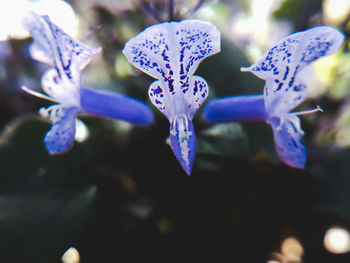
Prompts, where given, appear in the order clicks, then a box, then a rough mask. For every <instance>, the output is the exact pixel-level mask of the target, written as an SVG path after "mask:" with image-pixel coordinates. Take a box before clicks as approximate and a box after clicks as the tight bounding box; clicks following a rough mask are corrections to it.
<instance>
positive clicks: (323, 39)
mask: <svg viewBox="0 0 350 263" xmlns="http://www.w3.org/2000/svg"><path fill="white" fill-rule="evenodd" d="M343 40H344V36H343V34H342V33H340V32H339V31H338V30H336V29H334V28H332V27H329V26H318V27H314V28H311V29H309V30H306V31H303V32H298V33H295V34H292V35H291V36H289V37H287V38H285V39H283V40H281V41H280V42H279V43H277V44H276V45H275V46H274V47H273V48H271V49H270V50H269V51H267V52H266V53H265V54H264V55H263V56H262V57H261V59H259V60H258V61H257V62H256V63H255V64H253V65H252V66H251V67H249V68H243V69H242V70H243V71H251V72H253V73H254V74H255V75H256V76H258V77H260V78H262V79H265V80H266V82H267V83H266V86H265V89H266V90H265V95H266V101H265V103H266V108H267V111H268V112H271V111H276V112H279V111H283V112H288V111H290V110H291V109H292V108H294V107H295V106H297V105H298V104H299V103H300V102H301V100H295V99H294V98H292V99H290V100H288V101H286V100H284V103H279V102H276V101H275V99H276V97H278V96H282V97H291V96H293V92H294V91H295V90H298V91H297V92H299V90H300V89H302V90H306V89H305V87H304V84H302V83H301V82H302V81H300V80H298V73H299V72H300V71H301V70H302V69H303V68H304V67H306V66H307V65H309V64H310V63H311V62H313V61H315V60H316V59H318V58H320V57H323V56H328V55H332V54H334V53H335V52H336V51H337V50H338V49H339V48H340V46H341V45H342V43H343ZM300 85H302V86H300ZM304 95H305V94H304ZM296 96H299V95H296ZM272 104H274V106H275V107H277V105H279V106H280V108H274V107H271V105H272Z"/></svg>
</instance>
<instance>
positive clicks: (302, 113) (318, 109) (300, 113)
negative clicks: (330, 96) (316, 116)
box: [290, 105, 323, 115]
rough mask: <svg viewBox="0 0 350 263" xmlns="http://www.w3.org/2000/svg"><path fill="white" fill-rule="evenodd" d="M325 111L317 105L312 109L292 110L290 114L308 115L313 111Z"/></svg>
mask: <svg viewBox="0 0 350 263" xmlns="http://www.w3.org/2000/svg"><path fill="white" fill-rule="evenodd" d="M318 111H320V112H323V109H322V108H321V107H320V106H319V105H317V106H316V108H315V109H312V110H304V111H296V112H291V113H290V114H293V115H307V114H311V113H315V112H318Z"/></svg>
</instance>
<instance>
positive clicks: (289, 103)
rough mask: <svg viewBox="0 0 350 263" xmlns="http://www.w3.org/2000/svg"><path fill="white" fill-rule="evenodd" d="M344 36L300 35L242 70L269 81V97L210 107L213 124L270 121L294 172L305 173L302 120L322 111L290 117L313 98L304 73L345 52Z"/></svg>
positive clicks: (325, 29)
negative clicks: (314, 64)
mask: <svg viewBox="0 0 350 263" xmlns="http://www.w3.org/2000/svg"><path fill="white" fill-rule="evenodd" d="M343 40H344V36H343V34H342V33H341V32H339V31H338V30H336V29H334V28H332V27H329V26H318V27H314V28H311V29H309V30H306V31H302V32H298V33H294V34H292V35H290V36H289V37H287V38H285V39H283V40H281V41H280V42H279V43H277V44H276V45H275V46H274V47H273V48H271V49H270V50H269V51H267V52H266V53H265V54H264V55H263V56H262V57H261V58H260V59H259V60H258V61H257V62H256V63H255V64H253V65H252V66H250V67H247V68H242V69H241V71H250V72H252V73H254V74H255V75H256V76H257V77H259V78H261V79H264V80H265V81H266V82H265V87H264V95H247V96H235V97H231V98H222V99H217V100H214V101H212V102H210V103H209V104H208V105H207V107H206V109H205V110H204V112H203V117H204V119H205V120H206V121H208V122H227V121H251V120H265V121H266V122H267V123H268V124H270V125H271V127H272V130H273V133H274V140H275V148H276V151H277V154H278V156H279V157H280V159H281V160H282V161H283V162H284V163H286V164H287V165H289V166H292V167H295V168H304V167H305V162H306V150H305V147H304V145H303V144H302V142H301V138H302V136H303V134H304V132H303V130H302V129H301V127H300V119H299V117H298V115H302V114H308V113H312V112H316V111H322V110H321V109H320V108H319V107H317V108H316V109H314V110H310V111H303V112H290V111H291V110H292V109H293V108H295V107H297V106H298V105H299V104H300V103H301V102H302V101H303V100H304V99H305V98H306V96H307V86H306V81H307V80H306V79H302V78H303V76H302V74H301V73H302V71H303V69H304V68H305V67H306V66H308V65H309V64H310V63H312V62H314V61H315V60H317V59H318V58H320V57H323V56H329V55H332V54H334V53H335V52H336V51H338V50H339V48H340V47H341V45H342V43H343Z"/></svg>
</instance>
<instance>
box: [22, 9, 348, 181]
mask: <svg viewBox="0 0 350 263" xmlns="http://www.w3.org/2000/svg"><path fill="white" fill-rule="evenodd" d="M24 25H25V27H26V29H27V30H28V31H29V32H30V33H31V35H32V37H33V39H34V43H33V45H32V47H31V52H32V56H33V58H35V59H37V60H40V61H42V62H44V63H46V64H49V65H50V66H51V67H52V68H51V69H49V70H48V71H47V72H46V73H45V74H44V76H43V77H42V86H43V89H44V91H45V92H46V93H47V95H43V94H40V93H37V92H35V91H32V90H28V89H27V88H24V90H26V91H27V92H29V93H31V94H33V95H36V96H39V97H42V98H45V99H48V100H51V101H53V102H55V103H56V104H55V105H53V106H51V107H49V108H47V109H42V110H41V111H40V113H41V114H42V115H43V116H48V117H50V119H51V121H52V128H51V129H50V131H49V132H48V133H47V134H46V137H45V139H44V141H45V144H46V147H47V149H48V151H49V152H50V153H51V154H57V153H62V152H65V151H67V150H68V149H69V148H70V147H71V145H72V143H73V140H74V134H75V120H76V116H77V114H78V113H81V112H86V113H89V114H95V115H99V116H102V117H110V118H116V119H121V120H125V121H128V122H130V123H133V124H137V125H149V124H151V123H152V122H153V114H152V112H151V110H150V109H149V108H148V106H147V105H146V104H144V103H143V102H140V101H138V100H136V99H133V98H129V97H126V96H123V95H119V94H114V93H110V92H103V91H98V90H92V89H87V88H83V87H82V86H81V71H82V69H83V68H84V67H85V66H86V65H87V64H88V63H89V61H90V60H91V57H92V56H93V55H95V54H96V53H98V52H99V51H100V50H101V49H100V48H90V47H88V46H86V45H85V44H83V43H81V42H79V41H77V40H75V39H73V38H72V37H70V36H69V35H67V34H65V33H64V32H63V31H62V30H61V29H60V28H59V27H57V26H56V25H54V24H53V23H52V22H51V21H50V19H49V17H47V16H39V15H36V14H34V13H31V14H30V16H29V17H28V18H26V19H25V21H24ZM343 39H344V36H343V34H342V33H340V32H339V31H337V30H335V29H333V28H331V27H329V26H318V27H314V28H311V29H309V30H306V31H303V32H298V33H295V34H293V35H291V36H289V37H287V38H285V39H283V40H281V41H280V42H279V43H277V44H276V45H275V46H274V47H272V48H271V49H270V50H268V51H267V52H266V53H265V54H264V55H263V56H262V57H261V59H259V60H258V61H257V62H256V63H255V64H253V65H252V66H250V67H248V68H242V71H250V72H252V73H253V74H255V75H256V76H258V77H259V78H262V79H264V80H265V81H266V83H265V88H264V93H263V95H246V96H236V97H230V98H220V99H216V100H212V101H211V102H209V103H208V105H207V107H206V108H205V109H204V112H203V118H204V120H206V121H207V122H210V123H218V122H230V121H259V120H260V121H261V120H263V121H266V122H267V123H268V124H270V125H271V127H272V130H273V133H274V140H275V147H276V151H277V153H278V155H279V157H280V159H281V160H282V161H283V162H284V163H286V164H287V165H289V166H292V167H296V168H303V167H305V162H306V150H305V147H304V145H303V144H302V142H301V137H302V135H303V131H302V129H301V127H300V120H299V118H298V115H301V114H306V113H311V112H315V111H320V110H321V108H319V107H317V108H316V109H315V110H310V111H304V112H290V111H291V110H292V109H293V108H295V107H297V106H298V105H299V104H300V103H301V102H302V101H303V100H304V99H305V98H306V95H307V83H306V82H307V81H306V80H304V79H302V75H301V74H300V73H301V72H302V71H303V69H304V68H305V67H306V66H308V65H309V64H310V63H312V62H313V61H315V60H317V59H318V58H320V57H323V56H328V55H331V54H333V53H335V52H336V51H337V50H338V49H339V48H340V47H341V45H342V42H343ZM218 52H220V32H219V30H218V29H217V28H216V27H215V26H214V25H213V24H211V23H209V22H205V21H201V20H195V19H190V20H183V21H180V22H164V23H160V24H156V25H153V26H150V27H148V28H146V29H145V30H144V31H143V32H141V33H139V34H138V35H137V36H135V37H134V38H132V39H130V40H129V41H128V42H127V43H126V45H125V47H124V49H123V54H124V55H125V56H126V58H127V59H128V61H129V62H130V63H131V64H133V65H134V66H135V67H136V68H138V69H140V70H141V71H143V72H145V73H146V74H148V75H150V76H152V77H153V78H155V79H156V81H154V82H153V83H152V84H151V85H150V87H149V90H148V94H149V98H150V100H151V102H152V103H153V105H154V106H155V107H157V108H158V109H159V110H160V111H161V112H162V113H163V114H164V115H165V116H166V117H167V119H168V120H169V122H170V135H169V137H170V143H171V148H172V150H173V152H174V154H175V156H176V158H177V160H178V161H179V163H180V164H181V166H182V168H183V169H184V170H185V172H186V173H187V174H188V175H190V174H191V170H192V166H193V162H194V157H195V151H196V137H195V130H194V126H193V123H192V120H193V117H194V115H195V113H196V112H197V110H198V109H199V108H200V106H201V105H202V104H203V103H204V101H205V100H206V98H207V97H208V93H209V89H208V85H207V83H206V81H205V80H204V79H203V78H202V77H199V76H196V75H194V72H195V71H196V69H197V67H198V65H199V63H200V62H201V61H202V60H203V59H205V58H207V57H208V56H211V55H213V54H216V53H218Z"/></svg>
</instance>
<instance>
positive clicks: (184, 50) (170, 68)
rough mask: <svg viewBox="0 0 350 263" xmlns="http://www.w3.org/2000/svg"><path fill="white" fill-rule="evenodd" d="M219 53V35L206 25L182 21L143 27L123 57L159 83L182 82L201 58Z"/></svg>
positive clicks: (128, 43)
mask: <svg viewBox="0 0 350 263" xmlns="http://www.w3.org/2000/svg"><path fill="white" fill-rule="evenodd" d="M219 51H220V32H219V30H218V29H217V28H216V27H215V26H214V25H212V24H211V23H209V22H204V21H201V20H195V19H193V20H184V21H181V22H164V23H161V24H156V25H153V26H150V27H148V28H146V29H145V30H144V31H143V32H141V33H140V34H138V35H137V36H136V37H134V38H132V39H130V40H129V41H128V42H127V43H126V44H125V47H124V49H123V54H124V55H125V56H126V57H127V59H128V61H129V62H130V63H132V64H133V65H134V66H135V67H137V68H138V69H140V70H142V71H143V72H145V73H147V74H149V75H150V76H152V77H154V78H156V79H159V80H162V79H164V78H165V77H169V76H172V75H174V77H175V78H179V77H180V79H181V80H185V79H186V77H187V76H190V75H192V74H193V73H194V71H195V70H196V68H197V66H198V64H199V63H200V61H201V60H203V59H204V58H206V57H208V56H210V55H212V54H215V53H218V52H219Z"/></svg>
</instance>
